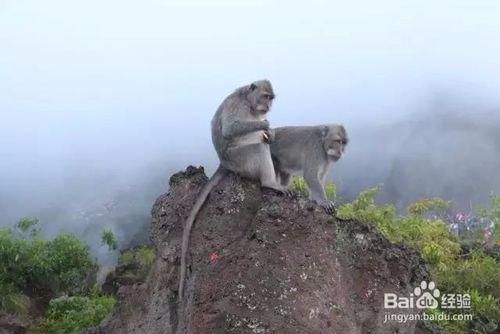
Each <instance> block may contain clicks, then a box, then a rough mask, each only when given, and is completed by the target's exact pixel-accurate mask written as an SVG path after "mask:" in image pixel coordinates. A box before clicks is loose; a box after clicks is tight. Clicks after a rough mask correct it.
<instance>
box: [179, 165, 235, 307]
mask: <svg viewBox="0 0 500 334" xmlns="http://www.w3.org/2000/svg"><path fill="white" fill-rule="evenodd" d="M227 172H228V171H227V169H225V168H224V167H222V166H220V165H219V167H218V168H217V170H216V171H215V173H214V175H212V177H211V178H210V180H209V181H208V182H207V184H206V185H205V186H204V187H203V189H202V190H201V192H200V195H198V198H197V199H196V202H195V203H194V206H193V208H192V209H191V212H190V213H189V217H188V219H187V221H186V224H185V225H184V232H183V234H182V253H181V278H180V281H179V295H178V297H179V298H178V302H179V305H180V303H181V301H182V297H183V292H184V280H185V279H186V256H187V250H188V246H189V237H190V235H191V229H192V227H193V224H194V221H195V219H196V215H197V214H198V212H199V211H200V209H201V207H202V206H203V204H204V203H205V201H206V200H207V197H208V195H209V194H210V192H211V191H212V189H213V188H214V187H215V186H216V185H217V184H218V183H219V182H220V181H221V180H222V178H223V177H224V176H226V174H227Z"/></svg>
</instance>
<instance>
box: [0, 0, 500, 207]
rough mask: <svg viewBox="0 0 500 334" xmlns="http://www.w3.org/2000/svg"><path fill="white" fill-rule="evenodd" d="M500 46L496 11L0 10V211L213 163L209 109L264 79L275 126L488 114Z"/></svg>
mask: <svg viewBox="0 0 500 334" xmlns="http://www.w3.org/2000/svg"><path fill="white" fill-rule="evenodd" d="M499 41H500V2H498V1H458V0H454V1H435V0H434V1H424V0H419V1H401V0H394V1H349V2H346V1H314V0H313V1H296V2H294V1H263V0H262V1H260V0H253V1H235V0H227V1H204V0H195V1H192V0H183V1H181V0H178V1H167V0H143V1H124V0H120V1H110V0H108V1H104V0H99V1H97V0H85V1H68V0H60V1H53V0H45V1H39V0H0V201H2V200H3V201H7V200H8V199H11V200H12V199H13V198H19V199H20V200H33V201H35V200H40V199H43V198H44V197H46V196H48V194H49V193H51V192H57V191H58V190H59V189H63V188H65V187H66V188H67V187H71V185H70V183H69V181H68V180H73V181H74V180H75V178H78V177H82V178H83V179H84V180H86V178H92V177H93V176H95V177H96V178H107V177H111V176H112V175H120V177H123V178H127V179H128V180H130V179H133V178H134V177H135V176H136V173H140V171H142V170H144V169H145V168H147V167H148V166H149V165H151V164H154V163H155V162H156V161H162V160H164V159H169V161H170V162H171V163H174V162H178V163H179V164H181V166H182V165H183V164H185V163H192V164H195V165H200V164H203V165H207V164H208V163H213V162H214V161H215V153H214V152H213V150H212V147H211V143H210V130H209V122H210V119H211V117H212V115H213V113H214V112H215V109H216V108H217V106H218V105H219V103H220V102H221V101H222V99H223V98H224V97H225V96H226V95H227V94H228V93H230V92H231V91H232V90H233V89H235V88H236V87H238V86H241V85H244V84H247V83H249V82H251V81H252V80H257V79H262V78H268V79H270V80H271V81H272V82H273V85H274V87H275V90H276V93H277V99H276V102H275V104H274V107H273V110H272V113H271V115H270V117H269V118H270V122H271V124H272V125H273V126H283V125H292V124H319V123H326V122H341V123H344V124H345V125H346V127H347V128H348V129H349V128H355V127H358V128H359V127H361V126H365V125H366V124H371V125H373V124H378V123H391V122H393V121H395V120H396V119H404V118H405V117H408V116H409V115H411V114H413V113H416V112H418V111H419V110H420V109H423V108H425V107H426V106H427V105H428V104H429V101H431V100H432V99H433V98H434V97H435V96H436V95H439V94H443V93H445V94H447V95H451V96H455V97H457V98H460V99H466V100H467V101H468V103H471V102H470V101H476V100H477V101H481V103H486V104H491V105H500V94H499V93H500V91H499V90H500V43H499ZM207 157H211V158H208V159H212V160H207ZM82 182H85V181H82ZM66 190H68V189H66ZM16 196H17V197H16ZM49 197H50V196H49ZM1 204H2V203H0V208H1V207H2V205H1ZM25 205H26V207H28V208H29V206H30V205H29V203H27V204H25Z"/></svg>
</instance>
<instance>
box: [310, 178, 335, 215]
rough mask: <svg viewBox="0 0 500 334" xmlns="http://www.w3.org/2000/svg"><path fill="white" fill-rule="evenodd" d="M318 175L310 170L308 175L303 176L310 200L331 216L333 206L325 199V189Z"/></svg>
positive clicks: (333, 209)
mask: <svg viewBox="0 0 500 334" xmlns="http://www.w3.org/2000/svg"><path fill="white" fill-rule="evenodd" d="M318 174H319V173H318V171H317V170H315V169H311V171H310V172H309V173H306V174H304V179H305V180H306V183H307V186H308V187H309V191H310V193H311V199H312V200H313V201H315V202H316V203H318V204H319V205H321V206H322V207H323V208H325V210H326V212H327V213H330V214H333V213H335V206H334V204H333V202H332V201H330V200H328V198H326V193H325V188H324V187H323V184H322V180H320V175H318Z"/></svg>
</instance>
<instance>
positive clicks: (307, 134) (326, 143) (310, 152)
mask: <svg viewBox="0 0 500 334" xmlns="http://www.w3.org/2000/svg"><path fill="white" fill-rule="evenodd" d="M270 133H271V138H270V146H271V156H272V158H273V162H274V168H275V174H276V176H277V180H279V182H280V183H281V185H283V186H286V187H288V185H289V183H290V179H291V176H292V175H300V176H303V177H304V179H305V181H306V183H307V186H308V188H309V192H310V198H311V199H312V200H313V201H315V202H316V203H318V204H319V205H321V206H322V207H324V208H325V210H326V212H327V213H329V214H333V213H334V212H335V206H334V203H333V202H331V201H330V200H328V199H327V198H326V193H325V189H324V186H325V183H326V176H327V174H328V171H329V169H330V166H331V165H332V163H334V162H336V161H338V160H339V159H340V158H341V156H342V154H343V153H344V149H345V147H346V145H347V143H348V141H349V139H348V137H347V132H346V130H345V128H344V126H342V125H339V124H324V125H317V126H287V127H279V128H275V129H272V130H271V131H270Z"/></svg>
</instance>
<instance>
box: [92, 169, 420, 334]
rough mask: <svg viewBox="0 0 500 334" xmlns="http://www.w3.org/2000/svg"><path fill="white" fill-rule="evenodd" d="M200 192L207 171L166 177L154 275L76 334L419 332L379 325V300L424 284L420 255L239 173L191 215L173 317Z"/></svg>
mask: <svg viewBox="0 0 500 334" xmlns="http://www.w3.org/2000/svg"><path fill="white" fill-rule="evenodd" d="M205 182H207V177H206V176H205V174H204V173H203V169H202V168H195V167H188V169H187V170H186V172H183V173H177V174H175V175H174V176H173V179H171V180H170V184H171V188H170V191H169V192H168V193H167V194H164V195H161V196H160V197H159V198H158V199H157V200H156V203H155V204H154V206H153V209H152V224H151V228H150V239H151V241H152V243H153V245H154V247H155V249H156V254H157V256H156V260H155V262H154V265H153V269H152V271H151V273H150V275H149V276H148V278H147V280H146V281H145V282H144V283H141V284H132V285H123V286H121V287H120V288H119V290H118V296H117V306H116V308H115V310H114V312H113V313H112V314H111V315H110V316H109V317H108V318H107V319H106V320H104V322H103V323H102V324H101V325H100V326H98V327H96V328H92V329H88V330H86V331H84V332H83V333H87V334H90V333H94V334H95V333H117V334H118V333H120V334H121V333H141V334H143V333H151V334H153V333H162V334H165V333H175V332H176V330H177V333H342V334H343V333H413V332H414V330H415V322H407V323H401V324H400V323H397V322H387V323H385V324H384V314H385V310H384V308H383V295H384V292H394V293H398V294H401V295H409V293H410V292H412V290H413V287H414V286H416V285H418V284H419V283H420V281H422V280H423V279H424V278H426V277H427V272H426V269H425V265H424V263H423V261H422V259H421V258H420V256H419V255H418V253H417V252H416V251H414V250H413V249H411V248H409V247H406V246H404V245H402V244H393V243H391V242H389V241H388V240H387V239H385V238H384V237H383V236H382V235H381V234H380V233H379V232H377V231H376V230H375V229H374V228H373V227H372V226H371V225H369V224H366V223H361V222H357V221H353V220H338V219H335V218H334V217H332V216H329V215H327V214H326V213H325V212H324V210H323V209H322V208H320V207H318V206H316V205H310V204H307V203H306V202H307V201H306V200H305V199H304V198H301V197H300V196H299V197H298V198H285V197H280V196H277V195H276V194H275V193H274V192H272V191H268V190H262V189H261V188H260V187H259V186H258V184H256V183H255V182H252V181H249V180H245V179H241V178H240V177H238V176H236V175H234V174H230V175H229V176H227V177H225V178H224V179H223V180H222V181H221V183H220V184H219V185H218V186H217V187H216V189H215V191H212V193H211V194H210V196H209V198H208V201H207V203H206V204H205V205H204V206H203V208H202V210H201V212H200V214H199V215H198V218H197V220H196V223H195V225H194V229H193V232H192V235H191V239H190V249H189V254H190V255H189V257H188V263H189V264H190V267H189V268H188V270H187V280H186V285H185V287H186V291H185V294H184V296H185V299H184V308H183V309H182V312H181V314H178V312H177V311H178V309H177V288H178V283H179V281H178V280H179V263H180V258H179V257H180V247H181V239H182V230H183V224H184V222H185V220H186V217H187V215H188V213H189V211H190V210H191V207H192V206H193V203H194V201H195V199H196V197H197V195H198V193H199V191H200V189H201V187H202V186H203V184H205ZM404 312H405V311H404V310H402V312H401V313H404Z"/></svg>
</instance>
